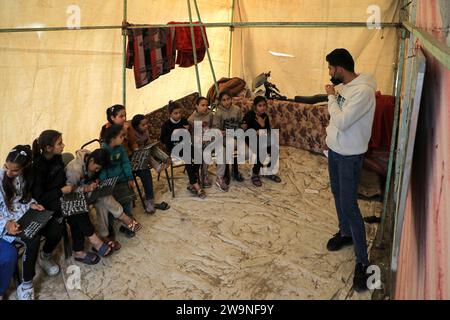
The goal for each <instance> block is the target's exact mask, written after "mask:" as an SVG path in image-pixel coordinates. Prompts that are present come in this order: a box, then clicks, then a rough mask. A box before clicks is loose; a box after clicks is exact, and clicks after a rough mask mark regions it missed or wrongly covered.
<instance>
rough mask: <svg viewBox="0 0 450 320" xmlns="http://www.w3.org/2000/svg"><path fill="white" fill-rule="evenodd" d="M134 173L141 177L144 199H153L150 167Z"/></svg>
mask: <svg viewBox="0 0 450 320" xmlns="http://www.w3.org/2000/svg"><path fill="white" fill-rule="evenodd" d="M136 175H137V176H138V177H139V178H140V179H141V183H142V186H143V187H144V191H145V199H147V200H151V199H153V197H154V196H153V181H152V173H151V171H150V169H145V170H139V171H136Z"/></svg>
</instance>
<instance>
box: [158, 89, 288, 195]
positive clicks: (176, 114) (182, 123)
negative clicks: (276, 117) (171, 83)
mask: <svg viewBox="0 0 450 320" xmlns="http://www.w3.org/2000/svg"><path fill="white" fill-rule="evenodd" d="M195 107H196V110H195V111H194V112H193V113H192V115H191V116H190V117H189V118H188V119H186V118H183V116H182V115H183V106H182V105H181V104H180V103H178V102H170V103H169V106H168V109H169V119H168V120H167V121H166V122H165V123H164V124H163V125H162V128H161V137H160V140H161V142H162V143H163V144H164V145H165V146H166V149H167V152H168V153H169V154H171V153H172V150H173V148H174V146H175V145H176V141H172V133H173V132H174V131H175V130H177V129H190V130H191V132H192V131H193V127H194V123H196V122H201V127H202V131H203V133H204V132H205V131H207V130H209V129H218V130H220V131H221V133H222V135H224V136H225V134H226V130H227V129H232V130H236V129H243V130H249V129H253V130H255V131H256V132H257V133H258V132H259V130H264V131H266V132H270V129H271V128H270V121H269V116H268V115H267V113H266V109H267V101H266V99H265V98H264V97H261V96H259V97H256V98H255V99H254V101H253V108H252V110H250V111H249V112H247V113H246V114H245V115H244V116H243V115H242V111H241V109H240V108H239V107H238V106H236V105H234V104H233V103H232V98H231V95H230V94H229V93H227V92H222V93H221V94H220V95H219V105H218V108H217V111H216V112H215V114H213V113H212V112H211V111H210V110H209V108H208V100H207V99H206V98H204V97H199V98H197V100H196V102H195ZM257 138H258V141H257V142H258V143H257V145H259V136H257ZM223 141H224V147H225V143H226V139H224V140H223ZM202 143H203V145H202V149H204V148H205V147H206V145H207V142H206V143H205V142H204V141H202ZM192 144H193V145H194V144H195V142H193V143H192ZM258 151H259V150H252V152H253V153H254V154H256V155H257V159H256V163H255V164H254V166H253V170H252V171H253V174H252V177H251V181H252V183H253V184H254V185H255V186H257V187H261V186H262V182H261V179H260V177H261V176H260V170H261V168H262V167H263V164H262V159H260V158H259V152H258ZM270 153H271V150H270V147H268V149H267V154H270ZM223 154H225V152H224V153H223ZM191 155H192V156H193V155H194V150H192V152H191ZM180 156H182V155H180ZM233 159H234V160H233V164H232V177H233V179H234V180H236V181H237V182H242V181H244V178H243V176H242V174H241V173H240V172H239V166H238V157H234V158H233ZM223 160H224V161H220V162H218V163H217V170H216V181H215V182H216V185H217V187H218V188H219V190H221V191H223V192H226V191H228V189H229V185H230V180H231V177H230V176H231V174H230V170H229V166H228V164H226V161H225V159H223ZM268 166H270V163H269V164H268ZM185 168H186V172H187V174H188V177H189V186H188V190H190V191H191V192H192V193H193V194H194V195H196V196H198V197H200V198H205V197H206V193H205V191H204V189H203V187H204V188H208V187H211V186H212V183H211V180H210V178H209V173H208V164H206V163H202V164H198V163H194V161H192V162H191V163H188V164H186V165H185ZM264 177H266V178H268V179H270V180H272V181H275V182H277V183H279V182H281V179H280V177H278V176H277V175H273V174H269V175H264Z"/></svg>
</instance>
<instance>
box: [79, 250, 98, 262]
mask: <svg viewBox="0 0 450 320" xmlns="http://www.w3.org/2000/svg"><path fill="white" fill-rule="evenodd" d="M75 261H78V262H83V263H84V264H87V265H94V264H97V263H99V261H100V257H99V256H98V255H97V254H96V253H94V252H90V251H89V252H86V256H85V257H84V258H78V257H75Z"/></svg>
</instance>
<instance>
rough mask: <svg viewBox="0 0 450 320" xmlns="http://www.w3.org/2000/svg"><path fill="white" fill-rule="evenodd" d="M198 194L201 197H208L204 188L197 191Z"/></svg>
mask: <svg viewBox="0 0 450 320" xmlns="http://www.w3.org/2000/svg"><path fill="white" fill-rule="evenodd" d="M196 196H197V197H199V198H200V199H205V198H206V192H205V190H203V189H200V190H198V191H197V192H196Z"/></svg>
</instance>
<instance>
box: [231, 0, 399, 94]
mask: <svg viewBox="0 0 450 320" xmlns="http://www.w3.org/2000/svg"><path fill="white" fill-rule="evenodd" d="M397 6H398V1H393V0H386V1H372V0H362V1H350V0H340V1H327V0H321V1H269V0H263V1H237V4H236V6H235V10H234V20H235V21H288V22H295V21H304V22H367V20H369V18H370V17H371V16H372V12H373V11H372V10H375V8H379V10H380V18H381V21H380V22H395V21H397V11H398V9H397ZM335 48H347V49H348V50H349V51H350V52H351V54H352V55H353V57H354V59H355V63H356V72H364V73H371V74H373V75H374V76H375V78H376V80H377V82H378V89H379V90H381V91H382V92H383V93H386V94H392V93H393V90H392V88H393V81H394V77H393V76H394V67H395V65H394V62H395V60H396V54H397V34H396V30H395V29H393V28H385V29H382V30H379V29H368V28H301V29H300V28H292V27H288V28H240V29H236V31H235V34H234V43H233V51H234V52H233V53H234V54H233V60H232V65H233V74H234V75H236V76H240V77H242V78H244V79H245V80H246V81H247V82H248V83H249V84H251V83H252V80H253V79H254V78H255V77H256V76H257V75H259V74H260V73H262V72H267V71H272V82H273V83H275V84H276V85H277V87H278V88H279V89H280V91H281V93H282V94H283V95H285V96H287V97H289V98H293V97H294V96H296V95H315V94H319V93H324V85H325V84H326V83H329V79H330V76H329V75H328V68H327V66H328V64H327V62H326V60H325V57H326V55H327V54H328V53H330V52H331V51H332V50H333V49H335ZM270 51H272V52H278V53H285V54H288V55H291V56H293V57H280V56H275V55H273V54H271V53H270Z"/></svg>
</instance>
